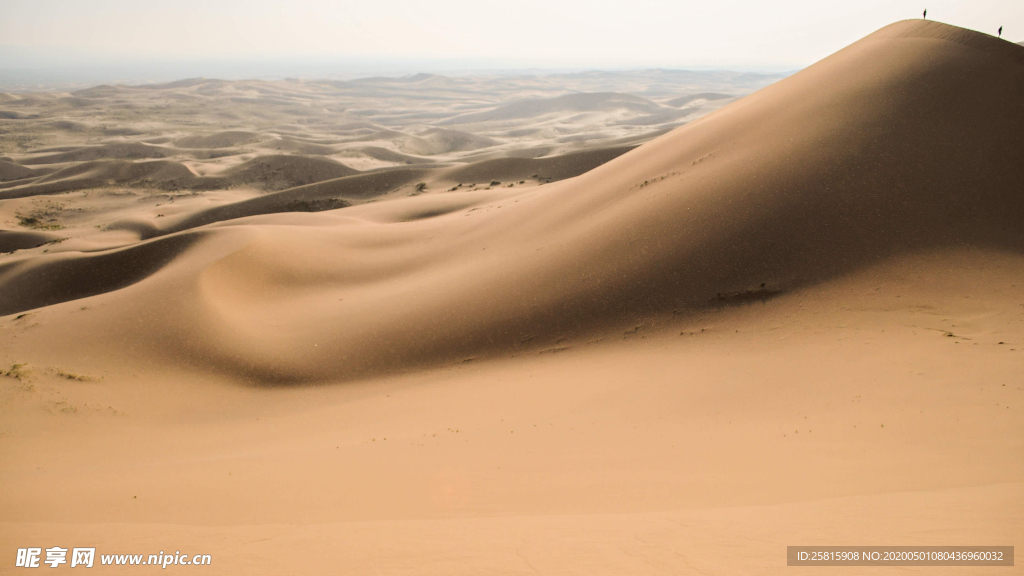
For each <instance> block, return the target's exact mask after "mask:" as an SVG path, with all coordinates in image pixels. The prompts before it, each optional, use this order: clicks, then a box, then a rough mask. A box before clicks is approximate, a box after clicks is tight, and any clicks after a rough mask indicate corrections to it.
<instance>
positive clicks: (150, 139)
mask: <svg viewBox="0 0 1024 576" xmlns="http://www.w3.org/2000/svg"><path fill="white" fill-rule="evenodd" d="M0 129H2V134H0V146H2V149H0V252H3V254H0V395H2V397H3V402H2V403H0V411H2V412H0V413H2V416H0V486H2V487H3V489H2V490H0V542H2V543H3V544H4V547H3V548H4V549H3V551H2V554H4V555H5V557H4V558H3V560H2V562H0V573H20V568H15V567H14V564H13V562H9V561H8V560H12V559H13V554H14V549H15V548H19V547H24V546H28V545H32V546H35V545H36V544H32V543H33V542H39V543H44V544H46V545H47V546H49V545H50V544H47V543H51V542H52V543H54V544H60V545H61V546H65V545H66V544H74V545H75V546H79V545H81V546H95V547H96V548H97V549H99V550H105V551H107V553H125V554H127V553H136V552H137V553H146V554H150V553H156V551H158V550H159V551H161V553H163V551H170V550H172V548H173V550H180V551H187V552H189V553H195V552H198V553H202V554H209V555H211V556H212V557H213V560H214V563H213V565H212V566H211V567H209V569H208V570H206V571H207V572H210V573H216V574H309V573H351V574H466V575H471V574H472V575H481V574H631V575H636V574H721V575H729V574H750V573H756V574H781V573H788V572H790V571H794V570H801V569H805V570H813V571H815V572H816V573H825V574H831V573H838V572H842V571H844V570H846V571H849V570H851V568H844V567H834V568H829V567H818V568H814V569H807V568H794V567H787V566H786V547H787V546H791V545H833V544H856V545H907V546H909V545H922V546H923V545H935V546H938V545H953V544H958V545H961V544H962V545H982V544H984V545H990V544H991V545H1006V546H1012V545H1015V544H1017V543H1020V542H1021V541H1022V537H1024V416H1022V415H1024V412H1022V408H1024V227H1022V223H1024V162H1022V154H1024V46H1021V45H1018V44H1014V43H1012V42H1009V41H1007V40H1005V39H1002V38H997V37H994V36H990V35H987V34H983V33H980V32H976V31H973V30H968V29H964V28H960V27H957V26H953V25H949V24H943V23H939V22H935V21H930V20H923V19H918V20H904V21H899V22H896V23H894V24H891V25H888V26H886V27H884V28H881V29H880V30H878V31H876V32H874V33H872V34H869V35H867V36H865V37H864V38H862V39H860V40H858V41H856V42H854V43H853V44H850V45H849V46H847V47H845V48H843V49H841V50H839V51H838V52H836V53H834V54H832V55H831V56H828V57H826V58H824V59H823V60H820V61H818V62H816V63H814V64H812V65H811V66H808V67H806V68H804V69H802V70H799V71H797V72H795V73H792V74H772V73H760V74H758V73H738V72H722V71H690V72H686V71H673V70H646V71H617V72H607V73H599V72H590V73H572V74H569V73H566V74H550V75H543V74H529V75H526V74H524V75H501V76H459V77H448V76H443V75H434V74H419V75H411V76H403V77H397V78H390V77H371V78H363V79H358V80H348V81H311V80H280V81H266V80H251V81H249V80H231V81H228V80H216V79H205V78H197V79H189V80H181V81H177V82H172V83H162V84H148V85H101V86H94V87H90V88H84V89H78V90H74V91H68V92H17V93H15V92H11V93H2V94H0ZM62 543H66V544H62ZM79 543H80V544H79ZM6 556H11V558H7V557H6ZM173 568H174V569H176V570H179V571H187V570H188V569H192V568H191V567H189V568H186V567H181V566H174V567H173ZM60 569H71V568H70V566H62V567H61V568H60ZM95 569H96V570H97V571H100V572H110V573H115V572H120V573H131V572H129V571H128V570H130V568H126V567H124V566H100V565H98V562H97V566H95ZM146 569H148V570H153V569H154V568H153V567H151V566H147V567H146ZM194 569H195V570H196V571H201V570H202V569H200V568H199V567H196V568H194ZM890 569H891V568H890ZM898 569H899V570H901V571H904V572H910V573H921V574H962V573H966V572H964V570H965V569H964V568H957V567H900V568H898ZM137 570H139V571H142V569H141V568H140V569H137ZM971 570H974V571H973V572H971V573H978V574H986V573H1000V574H1002V573H1012V572H1013V571H1015V570H1016V568H1003V567H975V568H972V569H971Z"/></svg>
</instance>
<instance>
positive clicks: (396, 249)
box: [0, 22, 1024, 383]
mask: <svg viewBox="0 0 1024 576" xmlns="http://www.w3.org/2000/svg"><path fill="white" fill-rule="evenodd" d="M897 46H898V48H897ZM1022 58H1024V55H1022V54H1021V53H1020V51H1019V49H1018V48H1017V47H1015V46H1013V45H1011V44H1008V43H1005V42H1001V41H997V40H994V39H989V38H987V37H982V36H979V35H977V34H973V33H970V32H964V31H960V30H958V29H955V28H951V27H948V26H945V25H941V24H934V23H921V22H906V23H901V24H896V25H893V26H891V27H889V28H886V29H884V30H882V31H880V32H878V33H876V34H874V35H872V36H870V37H868V38H866V39H864V40H862V41H860V42H858V43H856V44H854V45H852V46H851V47H849V48H847V49H845V50H843V51H840V52H839V53H837V54H835V55H833V56H831V57H829V58H827V59H826V60H824V61H822V62H819V63H818V64H816V65H814V66H812V67H810V68H808V69H807V70H804V71H802V72H800V73H798V74H796V75H794V76H792V77H790V78H787V79H785V80H783V81H780V82H778V83H776V84H775V85H773V86H771V87H769V88H767V89H764V90H762V91H761V92H758V93H757V94H755V95H753V96H750V97H747V98H746V99H744V100H742V101H740V102H737V103H734V104H733V105H731V106H729V107H727V108H726V109H723V110H721V111H719V112H718V113H715V114H712V115H711V116H708V117H706V118H704V119H702V120H700V121H698V122H694V123H691V124H689V125H687V126H685V127H683V128H681V129H678V130H676V131H674V132H672V133H669V134H667V135H665V136H662V137H660V138H659V139H656V140H655V141H653V142H650V143H648V144H646V145H644V146H641V147H640V148H638V149H636V150H633V151H632V152H629V153H627V154H624V155H622V156H619V157H618V158H615V159H614V160H612V161H610V162H607V163H606V164H603V165H602V166H600V167H599V168H596V169H594V170H592V171H590V172H588V173H587V174H584V175H583V176H580V177H578V178H575V179H571V180H567V181H563V182H561V183H558V184H554V185H550V186H545V187H542V188H539V189H535V190H527V191H521V192H517V191H514V190H512V191H509V192H507V193H506V194H505V195H503V196H502V197H500V198H499V199H489V200H488V201H487V202H485V203H483V204H480V205H478V206H475V207H474V208H472V209H466V210H462V211H458V212H448V211H447V210H445V209H442V208H438V210H440V212H439V213H440V214H443V215H440V216H434V217H431V218H420V219H418V220H416V221H414V222H404V223H403V222H397V223H394V224H388V225H381V224H380V223H379V222H380V221H382V219H383V221H388V222H391V217H390V216H386V215H384V216H381V215H382V214H384V213H390V212H392V211H395V210H399V209H398V208H393V207H391V206H390V205H379V206H378V205H364V206H359V207H352V208H348V209H346V210H344V211H343V212H338V213H336V215H334V214H332V215H331V216H318V217H317V219H314V220H308V219H307V220H303V219H298V220H297V219H296V218H295V217H291V216H289V217H288V218H285V219H277V217H275V216H264V217H262V218H260V219H251V218H250V219H247V220H244V221H242V222H238V223H237V224H234V225H232V224H231V223H229V222H225V223H224V225H226V227H223V228H219V229H218V230H217V231H215V232H212V236H211V238H210V239H208V240H207V241H205V242H203V243H200V244H199V245H197V247H195V248H194V249H192V250H189V251H188V253H187V254H183V255H180V256H179V257H178V259H177V262H179V263H178V264H177V265H175V266H174V267H173V268H174V270H175V273H174V274H164V275H162V281H160V282H157V281H156V279H155V278H154V281H153V282H150V283H147V284H146V285H145V287H143V286H142V285H138V286H137V289H136V288H133V289H131V290H122V291H121V292H119V293H117V294H116V296H115V295H113V294H111V295H110V297H111V298H117V300H118V301H119V302H122V304H123V305H124V306H130V307H133V308H135V307H137V308H138V309H142V308H146V309H164V310H168V313H169V314H170V316H171V317H169V318H167V319H166V321H162V322H157V323H154V324H152V325H149V327H148V328H147V329H146V331H145V333H143V334H140V335H138V338H137V340H136V342H137V343H136V346H135V349H136V353H140V351H145V350H152V351H153V352H154V353H156V352H157V351H159V354H158V356H159V358H161V359H166V358H175V359H177V360H175V361H176V362H187V363H189V364H190V365H197V366H203V367H205V369H208V370H214V371H225V372H227V373H230V374H235V375H237V376H238V377H239V378H244V379H251V380H253V381H256V382H262V383H275V382H282V383H285V382H308V381H315V380H323V379H332V380H334V379H347V378H358V377H366V376H370V375H375V374H380V373H382V372H388V371H394V370H402V369H408V368H412V367H415V366H422V365H434V364H443V363H447V362H453V361H459V360H462V359H464V358H468V357H481V356H487V355H492V354H498V353H505V352H507V351H516V350H521V349H537V348H542V347H546V346H554V345H555V344H556V343H557V342H560V341H563V340H566V339H569V340H575V339H579V338H587V337H589V336H590V335H591V334H594V333H595V332H597V331H600V330H607V329H609V328H611V327H615V326H626V327H628V326H632V325H635V324H637V323H644V322H650V321H652V320H653V319H657V318H664V317H666V315H667V317H671V316H672V314H673V312H675V313H676V314H689V313H692V312H693V311H699V310H701V309H703V308H705V307H706V306H708V305H709V303H714V302H716V298H720V297H723V296H722V295H724V297H725V298H726V299H727V300H728V299H729V298H734V297H735V298H736V299H738V300H739V299H742V297H743V295H744V294H748V293H752V294H755V295H756V294H760V293H762V291H763V293H764V294H769V293H779V292H787V291H792V290H796V289H799V288H800V287H803V286H807V285H809V284H812V283H816V282H820V281H822V280H825V279H827V278H830V277H833V276H835V275H838V274H844V273H848V272H851V271H853V270H855V269H857V268H858V267H861V266H864V265H868V264H870V263H873V262H876V261H878V260H879V259H882V258H885V257H890V256H893V255H896V254H900V253H905V252H908V251H914V250H926V249H935V248H942V247H953V246H956V247H962V246H977V247H990V248H996V249H1002V250H1013V251H1018V250H1020V249H1021V248H1022V244H1021V242H1022V239H1021V236H1020V233H1019V226H1018V223H1019V222H1020V219H1021V217H1022V215H1024V212H1022V210H1024V200H1022V198H1021V197H1020V195H1019V190H1020V189H1021V186H1022V184H1024V173H1022V169H1021V167H1020V166H1019V163H1016V162H1015V155H1016V151H1017V150H1020V149H1022V147H1024V140H1022V138H1024V136H1022V135H1021V134H1020V132H1019V131H1018V130H1016V126H1017V125H1019V122H1017V121H1016V120H1008V119H1019V118H1022V106H1024V104H1022V101H1021V100H1020V99H1019V98H1017V97H1016V96H1017V95H1019V94H1020V90H1021V81H1022V77H1021V75H1020V69H1019V67H1018V64H1019V61H1020V60H1021V59H1022ZM844 78H857V79H858V81H857V82H850V81H845V80H841V79H844ZM964 101H970V102H984V103H985V104H984V105H976V106H972V107H968V108H966V109H963V106H961V104H960V103H961V102H964ZM851 110H856V113H855V114H854V113H851V112H850V111H851ZM936 119H942V122H937V121H936ZM965 139H970V141H971V142H972V143H975V145H972V146H971V147H970V148H965V147H963V146H962V145H961V143H962V142H963V141H964V140H965ZM794 158H799V159H800V161H799V162H794V161H792V159H794ZM502 162H504V163H505V164H506V165H508V166H509V174H510V175H512V173H513V172H517V171H521V170H522V168H516V167H515V165H516V162H526V161H514V160H507V161H502ZM527 171H529V170H527ZM474 175H475V174H465V173H459V172H458V171H455V172H453V173H450V174H449V176H448V177H449V179H451V178H456V179H472V178H467V176H474ZM515 175H520V174H519V173H517V174H515ZM513 177H514V176H513ZM335 182H339V183H340V182H344V180H342V181H335ZM329 194H330V197H331V198H334V197H337V198H345V197H346V194H345V193H344V192H343V191H341V190H338V191H335V190H332V191H331V192H330V193H329ZM288 197H289V198H294V199H302V200H308V199H310V198H312V196H308V197H307V196H304V195H295V194H294V193H289V194H288ZM316 197H317V198H323V197H324V193H323V192H319V193H316ZM252 202H257V201H256V200H253V201H251V202H250V204H249V205H252V204H251V203H252ZM258 202H260V203H264V202H266V203H270V202H272V200H270V199H267V198H262V199H260V200H259V201H258ZM400 202H406V203H411V204H417V205H420V204H423V205H424V206H426V205H430V204H432V203H436V204H438V206H443V205H445V204H446V202H445V201H444V200H442V199H440V198H438V199H434V198H432V197H424V198H422V199H420V198H418V199H415V200H402V201H400ZM236 209H237V208H231V209H229V213H230V214H231V215H234V214H238V215H249V214H254V213H265V212H268V211H277V210H278V209H279V208H273V207H269V206H268V207H265V208H260V209H252V210H241V211H239V212H231V211H230V210H236ZM418 211H419V210H418ZM423 212H424V213H427V214H430V213H432V212H433V211H432V209H429V208H427V209H425V210H423ZM196 218H198V219H199V220H198V221H199V222H204V221H208V220H207V219H208V218H209V216H198V217H196ZM216 219H218V220H220V219H222V217H218V218H216ZM185 222H189V220H188V219H186V220H185ZM193 222H194V220H193ZM360 222H366V223H363V224H361V223H360ZM300 224H301V225H300ZM171 229H172V230H173V229H175V227H172V228H171ZM219 236H224V237H225V240H224V245H225V246H227V245H234V244H235V243H237V242H239V240H238V238H242V237H244V238H248V240H247V241H245V242H243V246H245V247H241V246H239V247H237V248H233V249H230V250H228V252H227V253H225V252H224V250H225V249H224V248H218V246H220V245H221V242H218V241H217V240H216V238H217V237H219ZM228 238H231V239H234V240H230V241H229V240H227V239H228ZM428 239H429V241H427V240H428ZM328 254H343V255H344V257H343V258H340V259H339V258H335V257H327V256H326V255H328ZM50 258H53V257H50ZM67 258H73V256H62V257H61V258H60V262H61V263H60V264H58V263H56V262H55V263H53V264H50V263H49V262H48V258H47V257H41V258H39V259H38V262H37V263H36V264H35V267H36V268H38V269H48V268H50V267H52V268H53V270H52V271H51V272H49V274H51V277H53V278H60V279H61V280H60V281H59V282H60V283H61V284H77V283H79V281H78V280H76V278H75V277H74V276H73V275H66V274H71V273H72V272H71V271H73V270H74V268H70V267H67V266H66V265H64V264H63V261H64V260H65V259H67ZM19 276H20V274H19V272H18V270H17V268H13V269H8V270H7V271H6V272H5V274H4V275H3V277H2V280H0V281H2V282H4V283H14V282H20V281H19V280H18V278H19ZM452 278H458V279H459V280H458V282H456V283H454V284H453V283H452V281H451V279H452ZM171 286H173V290H174V291H175V292H176V293H178V294H181V293H189V294H192V295H191V296H189V297H187V298H182V299H179V300H178V301H177V304H174V305H167V304H163V302H166V300H167V299H166V297H165V296H164V295H163V294H164V293H165V291H166V290H171V289H172V288H171ZM268 294H274V295H275V296H274V297H273V298H272V299H269V300H268V299H267V297H266V296H265V295H268ZM261 295H263V296H261ZM158 302H160V304H158ZM200 302H202V304H201V305H199V304H198V303H200ZM300 303H301V305H300ZM8 306H9V308H8V310H24V309H27V308H30V307H32V306H33V304H32V302H30V301H19V300H18V298H17V297H14V298H9V299H8ZM171 309H173V311H171ZM257 310H258V312H257ZM455 310H458V311H459V312H458V313H457V314H455V313H453V311H455ZM254 317H274V318H278V319H279V320H278V322H279V326H280V327H279V328H278V329H277V330H274V331H261V330H259V329H258V327H257V326H258V324H254V323H253V320H252V318H254ZM175 318H189V321H188V323H187V324H181V322H180V321H178V320H176V319H175ZM69 333H70V332H69ZM186 334H187V335H188V336H187V339H186V337H185V336H186ZM230 334H245V335H246V336H245V338H244V339H243V338H238V337H234V336H231V335H230ZM284 334H287V335H288V336H287V337H285V336H284ZM58 341H60V340H58ZM381 342H387V343H388V345H387V346H384V347H382V346H380V344H379V343H381ZM313 344H317V345H318V346H316V347H314V346H313ZM58 346H59V345H58ZM64 346H69V347H73V348H77V347H78V344H72V342H70V341H69V342H68V343H67V344H64ZM93 346H95V348H94V349H93V351H92V352H91V353H93V354H102V355H108V354H109V355H113V356H116V355H117V351H116V348H118V347H119V346H120V345H119V344H113V343H112V342H111V343H102V342H97V343H96V344H94V345H93ZM168 346H170V347H171V348H170V350H171V351H173V354H171V355H170V356H169V355H168V352H169V349H168ZM90 347H92V346H90ZM108 347H109V348H110V349H108ZM142 353H145V352H142ZM155 358H156V357H154V359H155ZM164 361H166V360H164Z"/></svg>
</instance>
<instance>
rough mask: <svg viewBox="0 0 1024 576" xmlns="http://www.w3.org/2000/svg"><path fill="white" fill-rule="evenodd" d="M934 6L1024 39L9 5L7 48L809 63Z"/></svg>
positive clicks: (256, 0) (421, 4)
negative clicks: (919, 30)
mask: <svg viewBox="0 0 1024 576" xmlns="http://www.w3.org/2000/svg"><path fill="white" fill-rule="evenodd" d="M925 7H927V8H928V16H929V18H931V19H935V20H939V21H942V22H947V23H950V24H956V25H958V26H963V27H966V28H973V29H975V30H980V31H983V32H988V33H992V34H994V33H995V31H996V29H997V28H998V27H999V26H1000V25H1002V26H1004V36H1006V37H1008V38H1009V39H1011V40H1013V41H1020V40H1024V0H959V1H950V0H945V1H942V2H931V1H928V0H912V1H908V0H888V1H882V0H849V1H846V2H835V1H830V0H767V1H766V0H732V1H715V0H707V1H701V2H688V1H665V0H628V1H620V0H615V1H611V0H501V1H492V0H433V1H414V0H359V1H349V0H337V1H330V0H291V1H288V2H282V1H271V0H244V1H243V0H173V1H165V0H0V45H6V46H23V47H33V48H40V47H46V48H61V49H73V50H74V51H75V52H76V53H78V54H80V55H82V54H90V53H97V52H99V53H109V55H110V56H111V57H115V58H124V59H129V60H131V59H141V60H144V59H149V58H163V59H189V60H191V59H204V58H246V59H259V58H293V57H302V58H307V57H323V58H339V57H340V58H363V57H369V56H376V57H401V58H409V57H412V58H435V59H436V58H442V59H444V58H456V59H458V58H492V59H504V60H506V61H508V62H509V63H510V65H514V66H536V67H559V66H574V65H580V66H595V67H601V66H602V65H603V66H606V67H617V66H618V67H621V66H644V67H646V66H666V67H671V66H677V67H679V66H686V65H704V66H722V67H728V66H730V65H734V66H735V65H741V66H758V65H780V66H794V67H802V66H805V65H807V64H810V63H812V62H814V61H816V60H819V59H821V58H823V57H825V56H827V55H828V54H830V53H832V52H834V51H836V50H838V49H840V48H842V47H843V46H845V45H847V44H849V43H851V42H853V41H855V40H857V39H858V38H861V37H863V36H865V35H867V34H869V33H871V32H872V31H874V30H876V29H878V28H880V27H882V26H884V25H886V24H888V23H891V22H894V21H896V20H902V19H906V18H917V17H920V16H921V11H922V9H924V8H925ZM61 51H63V50H61ZM10 67H17V63H16V62H5V63H0V68H10Z"/></svg>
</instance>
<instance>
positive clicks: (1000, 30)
mask: <svg viewBox="0 0 1024 576" xmlns="http://www.w3.org/2000/svg"><path fill="white" fill-rule="evenodd" d="M999 37H1000V38H1002V37H1003V27H1002V26H1000V27H999Z"/></svg>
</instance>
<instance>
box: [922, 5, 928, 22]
mask: <svg viewBox="0 0 1024 576" xmlns="http://www.w3.org/2000/svg"><path fill="white" fill-rule="evenodd" d="M921 18H924V19H925V20H927V19H928V9H927V8H925V9H924V14H922V15H921Z"/></svg>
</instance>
